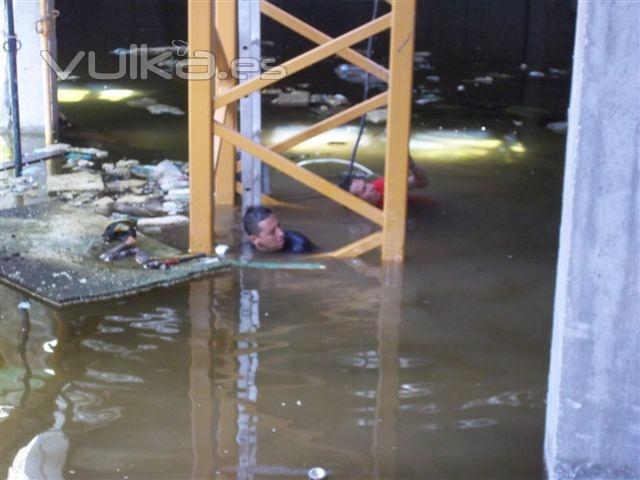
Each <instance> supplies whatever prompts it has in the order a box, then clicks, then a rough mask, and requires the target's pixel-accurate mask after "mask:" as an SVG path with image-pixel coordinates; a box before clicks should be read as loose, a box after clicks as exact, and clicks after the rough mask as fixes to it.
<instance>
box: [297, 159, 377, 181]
mask: <svg viewBox="0 0 640 480" xmlns="http://www.w3.org/2000/svg"><path fill="white" fill-rule="evenodd" d="M322 163H337V164H338V165H347V166H349V165H350V164H351V162H350V161H349V160H344V159H342V158H313V159H309V160H302V161H301V162H298V166H299V167H304V166H305V165H315V164H322ZM353 166H354V167H356V168H358V169H359V170H362V171H363V172H364V173H366V174H367V176H370V177H372V176H375V175H377V174H376V173H375V172H374V171H373V170H370V169H368V168H367V167H365V166H364V165H361V164H359V163H358V162H353Z"/></svg>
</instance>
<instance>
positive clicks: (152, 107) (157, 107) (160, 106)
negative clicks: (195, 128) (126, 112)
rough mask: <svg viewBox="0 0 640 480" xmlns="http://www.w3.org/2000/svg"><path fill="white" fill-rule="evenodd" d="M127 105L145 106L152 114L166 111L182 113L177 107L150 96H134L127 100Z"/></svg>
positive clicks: (176, 113)
mask: <svg viewBox="0 0 640 480" xmlns="http://www.w3.org/2000/svg"><path fill="white" fill-rule="evenodd" d="M127 105H128V106H130V107H134V108H146V109H147V110H148V111H149V112H150V113H151V114H152V115H162V114H163V113H168V114H170V115H184V111H183V110H181V109H179V108H178V107H172V106H171V105H165V104H164V103H159V102H158V101H157V100H156V99H155V98H152V97H142V98H134V99H132V100H129V101H128V102H127Z"/></svg>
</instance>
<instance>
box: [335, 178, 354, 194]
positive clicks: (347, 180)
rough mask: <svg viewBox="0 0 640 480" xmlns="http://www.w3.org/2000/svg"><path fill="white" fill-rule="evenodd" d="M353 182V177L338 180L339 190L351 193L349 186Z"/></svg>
mask: <svg viewBox="0 0 640 480" xmlns="http://www.w3.org/2000/svg"><path fill="white" fill-rule="evenodd" d="M354 180H355V178H354V177H352V176H346V177H344V178H343V179H342V180H340V181H339V182H338V186H339V187H340V188H341V189H343V190H346V191H347V192H349V191H351V184H352V183H353V181H354Z"/></svg>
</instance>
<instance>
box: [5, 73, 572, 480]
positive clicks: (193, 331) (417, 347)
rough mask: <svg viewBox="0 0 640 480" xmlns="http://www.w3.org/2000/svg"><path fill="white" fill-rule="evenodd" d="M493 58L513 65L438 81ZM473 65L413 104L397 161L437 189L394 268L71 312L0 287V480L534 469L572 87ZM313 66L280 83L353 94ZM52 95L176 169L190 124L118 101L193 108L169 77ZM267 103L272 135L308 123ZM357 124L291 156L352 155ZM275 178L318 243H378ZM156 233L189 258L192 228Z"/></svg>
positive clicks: (373, 263)
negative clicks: (465, 81) (407, 154)
mask: <svg viewBox="0 0 640 480" xmlns="http://www.w3.org/2000/svg"><path fill="white" fill-rule="evenodd" d="M333 67H334V64H333V63H331V64H329V65H328V66H326V71H327V72H331V71H332V69H333ZM499 67H502V68H503V70H502V71H503V72H504V73H505V74H509V75H511V77H509V78H507V77H505V78H501V79H496V80H495V82H494V84H493V85H483V84H480V85H473V84H469V85H467V90H470V92H469V93H468V94H467V93H465V94H464V95H463V94H457V93H456V94H453V93H450V94H447V92H453V91H455V90H456V85H458V84H459V83H460V81H461V79H462V78H463V77H468V76H471V78H473V76H474V75H475V76H477V75H480V74H486V73H488V72H490V71H491V69H495V68H499ZM474 68H476V67H474ZM477 68H479V67H477ZM482 68H484V70H482V69H479V70H477V71H473V72H458V73H457V74H456V75H457V76H454V75H453V74H451V77H450V79H449V80H447V79H443V85H441V88H442V89H443V90H444V93H442V95H443V97H444V101H440V102H436V103H433V104H429V105H426V106H416V107H414V114H413V130H412V137H411V152H412V154H413V157H414V159H415V160H416V162H417V163H418V164H419V165H421V166H422V167H424V168H425V169H426V170H427V174H428V176H429V180H430V186H429V187H428V189H427V190H426V191H425V192H424V193H419V194H416V195H415V196H414V199H413V200H412V201H411V203H410V207H409V219H408V225H407V233H408V237H407V241H408V243H407V260H406V263H405V265H404V269H403V270H402V271H393V270H390V271H383V270H382V268H381V267H380V264H379V259H378V257H379V255H378V253H377V252H373V253H370V254H368V255H366V256H365V257H363V258H361V259H358V260H352V261H344V262H340V261H327V262H325V263H326V265H327V267H328V268H327V270H325V271H280V270H236V271H232V272H226V273H224V274H219V275H216V276H215V278H214V277H212V278H208V279H205V280H198V281H194V282H192V283H188V284H183V285H180V286H176V287H171V288H170V289H166V290H158V291H155V292H150V293H146V294H143V295H140V296H137V297H132V298H128V299H122V300H118V301H112V302H104V303H97V304H91V305H86V306H82V307H73V308H68V309H63V310H53V309H50V308H48V307H46V306H44V305H42V304H39V303H38V302H37V301H34V300H31V301H30V302H29V303H28V304H22V307H23V308H19V307H18V305H19V304H20V302H24V301H26V299H25V298H24V297H23V296H22V295H21V294H19V293H17V292H14V291H12V290H10V289H8V288H6V287H4V286H0V296H1V307H2V310H1V317H0V319H1V326H2V329H1V335H0V354H1V355H0V362H1V363H0V366H1V373H2V391H1V397H0V399H1V402H0V403H1V405H0V421H1V423H0V428H1V430H2V432H1V433H2V451H1V457H2V472H1V475H2V478H25V477H20V475H21V474H24V472H25V471H28V472H30V473H31V474H32V475H33V476H32V477H29V478H61V477H62V478H67V479H73V478H82V479H93V478H114V479H115V478H120V479H181V478H220V479H247V480H248V479H255V480H257V479H270V478H278V479H282V478H294V479H295V478H297V479H304V478H307V472H308V470H309V469H311V468H313V467H321V468H323V469H324V470H326V471H327V472H329V477H330V478H332V479H370V478H376V479H383V480H384V479H395V478H397V479H425V478H434V479H440V478H447V479H455V478H460V479H471V478H474V479H480V478H482V479H492V478H509V479H524V478H526V479H530V478H543V476H544V472H543V452H542V443H543V435H544V415H545V396H546V386H547V374H548V358H549V343H550V335H551V318H552V315H551V312H552V301H553V291H554V276H555V260H556V251H557V236H558V228H559V212H560V193H561V182H562V173H563V157H564V136H563V135H559V134H557V133H555V132H553V131H551V130H550V129H548V128H546V124H547V123H548V122H551V121H562V120H564V115H565V113H564V111H565V109H566V105H567V94H568V77H567V76H565V77H562V78H557V79H552V78H546V79H539V78H532V77H530V76H528V75H526V74H525V75H522V74H521V73H519V65H515V64H514V65H511V66H509V67H508V68H507V67H504V66H496V65H484V66H483V67H482ZM314 78H315V77H312V76H308V77H304V75H302V76H300V77H296V78H295V82H302V81H304V82H311V83H312V85H311V87H310V89H311V90H312V91H316V90H313V89H314V86H315V87H317V88H318V90H319V91H322V88H325V90H326V91H327V92H333V93H335V92H337V91H342V90H344V91H346V92H349V88H351V89H352V90H351V94H350V95H348V96H349V98H353V99H354V100H357V97H358V95H359V93H358V92H359V88H355V89H354V87H353V86H351V87H349V86H348V85H344V84H342V83H340V82H338V81H337V80H336V81H334V80H332V82H331V83H330V85H325V84H324V82H323V81H322V76H320V77H319V78H317V79H315V82H316V83H315V84H314V83H313V82H314ZM420 78H421V77H420V76H419V75H416V81H421V80H420ZM295 82H294V83H295ZM447 82H449V83H447ZM496 84H498V85H496ZM447 88H448V89H449V90H447ZM61 90H62V91H63V92H64V91H66V92H73V91H79V90H82V91H86V92H88V93H83V94H79V95H76V96H73V94H70V93H66V94H64V95H67V97H65V98H67V100H69V101H67V102H65V101H64V100H63V103H61V105H60V109H61V111H62V112H63V113H64V115H65V116H66V118H67V120H68V122H69V123H70V124H71V125H72V127H70V128H69V129H68V130H67V131H66V132H64V133H63V139H64V140H66V141H69V142H70V143H74V144H78V145H82V146H95V147H99V148H104V149H106V150H108V151H109V152H110V153H111V155H112V159H118V158H122V157H127V158H136V159H139V160H141V161H142V162H146V163H154V162H157V161H159V160H162V159H164V158H171V159H176V160H183V161H184V160H186V138H185V134H186V117H185V116H180V115H172V114H164V115H152V114H150V112H149V111H147V110H146V109H144V108H139V107H133V106H130V105H127V103H126V102H127V100H126V99H124V97H127V99H128V100H131V99H132V98H136V97H152V98H154V99H156V100H157V101H158V102H159V103H162V104H168V105H170V106H172V107H175V108H178V109H182V110H184V109H185V108H186V88H185V85H184V84H180V83H176V82H171V81H161V80H157V79H155V80H154V79H150V80H148V81H136V82H133V81H112V82H99V83H96V82H95V81H88V80H86V79H82V78H81V79H79V80H78V81H76V82H66V83H62V84H61ZM110 90H117V91H119V92H124V91H127V92H132V93H127V94H122V95H124V96H123V97H122V99H121V98H116V97H117V96H118V95H116V97H114V96H109V95H106V96H105V94H101V93H100V92H104V91H110ZM100 95H102V97H101V96H100ZM264 109H265V111H264V113H263V118H264V130H263V139H264V141H265V142H266V143H273V142H276V141H278V139H279V138H284V137H286V136H288V135H290V134H292V133H295V131H296V129H299V128H301V127H303V126H304V125H309V124H311V123H312V122H313V121H316V120H317V119H318V118H317V117H315V116H314V115H313V114H312V113H310V112H309V111H308V109H295V108H285V107H276V106H272V105H269V104H265V107H264ZM355 125H356V124H355V123H353V124H351V126H349V127H344V128H342V129H338V130H336V131H333V132H330V133H328V134H326V136H325V137H322V138H320V139H316V140H312V141H311V142H307V143H304V144H301V145H300V146H298V147H296V148H295V149H294V150H292V151H290V152H288V155H289V156H290V157H291V158H292V159H294V160H301V159H314V158H325V157H335V158H348V156H349V154H350V149H351V146H352V144H353V140H354V138H355V135H356V128H357V127H356V126H355ZM384 145H385V131H384V125H376V124H371V123H368V124H367V129H366V133H365V137H364V139H363V142H362V144H361V148H360V154H359V156H358V161H359V162H360V163H362V164H364V165H366V166H367V167H369V168H371V169H372V170H374V171H377V172H379V173H382V172H381V166H382V158H383V151H384ZM310 168H313V169H314V171H317V172H319V173H322V174H324V175H327V176H328V177H333V176H335V174H336V173H338V172H339V171H341V169H335V168H334V167H327V166H325V165H320V166H315V165H314V166H311V167H310ZM272 185H273V192H274V196H275V197H276V198H278V199H282V200H286V201H287V202H291V203H295V204H298V205H299V206H301V207H303V208H296V209H293V208H291V209H289V208H282V209H276V211H277V213H278V215H279V216H280V217H281V220H282V223H283V224H284V225H286V226H287V227H291V228H294V229H295V230H299V231H302V232H304V233H305V234H306V235H308V236H309V237H310V238H311V239H313V241H314V242H315V243H317V244H318V245H319V246H320V247H321V248H322V249H324V250H331V249H334V248H337V247H339V246H341V245H344V244H346V243H348V242H349V241H350V240H354V239H356V238H359V237H361V236H363V235H365V234H367V233H370V232H373V225H372V224H370V223H368V222H367V221H365V220H363V219H361V218H359V217H357V216H356V215H354V214H351V213H349V212H347V211H346V210H345V209H343V208H342V207H340V206H338V205H336V204H333V203H331V202H330V201H327V200H325V199H321V198H319V197H318V196H317V195H316V194H314V193H312V192H311V191H310V190H307V189H306V188H304V187H302V186H299V185H294V184H293V183H292V182H290V181H289V180H287V179H285V178H284V177H283V176H281V175H279V174H277V173H275V172H274V173H273V174H272ZM234 215H237V213H236V214H234V213H233V212H230V211H226V210H223V211H222V212H220V215H219V217H218V219H217V221H218V223H219V224H220V228H221V231H222V234H221V238H222V239H223V240H225V241H227V242H239V241H241V238H240V235H239V226H238V225H239V224H238V220H237V218H236V217H235V216H234ZM158 238H160V239H162V240H164V241H167V242H169V243H171V244H172V245H174V246H176V247H178V248H181V249H184V248H186V231H185V230H184V229H177V230H173V231H171V232H169V233H168V234H164V235H158ZM26 307H30V308H26ZM34 468H35V469H36V470H35V471H34V470H33V469H34ZM21 472H22V473H21Z"/></svg>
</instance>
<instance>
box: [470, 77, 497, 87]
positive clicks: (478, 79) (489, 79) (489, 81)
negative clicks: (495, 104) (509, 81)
mask: <svg viewBox="0 0 640 480" xmlns="http://www.w3.org/2000/svg"><path fill="white" fill-rule="evenodd" d="M473 81H474V82H475V83H482V84H484V85H491V84H492V83H493V77H491V76H489V75H487V76H485V77H476V78H474V79H473Z"/></svg>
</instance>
